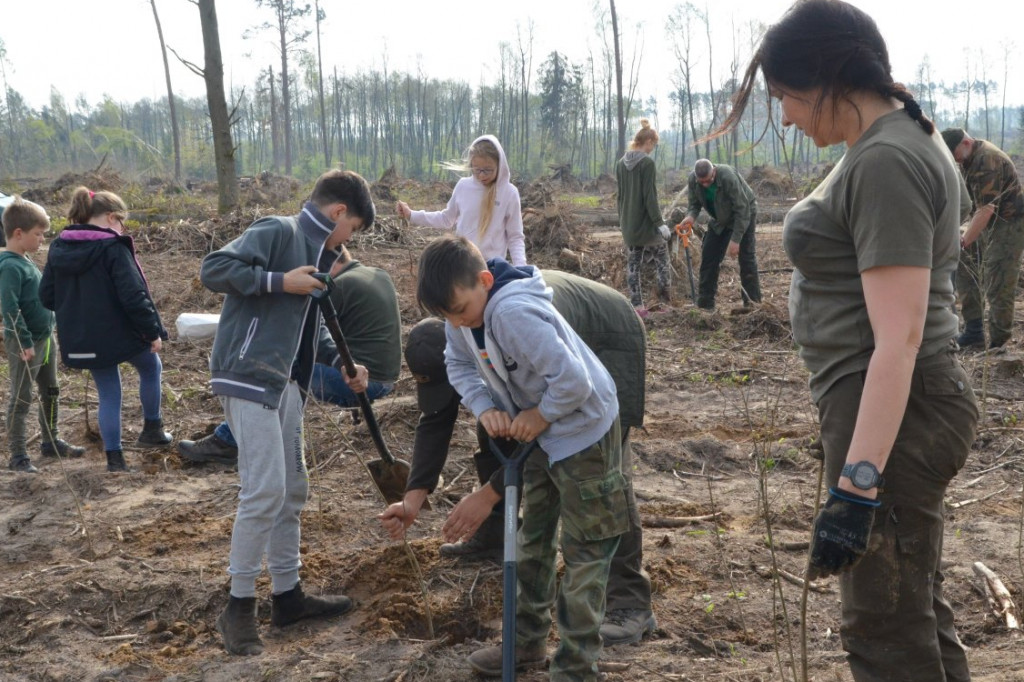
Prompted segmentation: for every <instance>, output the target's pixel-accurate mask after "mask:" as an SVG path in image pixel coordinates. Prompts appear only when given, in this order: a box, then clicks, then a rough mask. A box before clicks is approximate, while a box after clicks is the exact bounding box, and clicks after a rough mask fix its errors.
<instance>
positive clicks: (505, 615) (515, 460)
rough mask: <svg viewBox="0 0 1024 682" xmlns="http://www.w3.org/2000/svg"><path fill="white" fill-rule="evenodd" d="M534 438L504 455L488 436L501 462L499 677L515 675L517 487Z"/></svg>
mask: <svg viewBox="0 0 1024 682" xmlns="http://www.w3.org/2000/svg"><path fill="white" fill-rule="evenodd" d="M536 446H537V441H533V440H531V441H527V442H525V443H520V444H519V445H517V446H516V449H515V450H513V451H512V454H511V455H509V456H508V457H506V456H505V453H503V452H502V451H501V447H499V446H498V444H497V443H495V442H494V440H493V439H491V440H490V447H491V452H492V453H493V454H494V456H495V457H497V458H498V461H499V462H501V463H502V464H503V465H505V538H504V542H505V558H504V562H503V564H502V577H503V578H504V586H503V593H502V605H501V609H502V610H501V680H502V682H515V679H516V581H517V580H518V564H517V563H516V530H517V521H518V519H519V488H521V487H522V485H523V464H524V463H525V462H526V458H527V457H529V456H530V453H531V452H533V449H534V448H535V447H536Z"/></svg>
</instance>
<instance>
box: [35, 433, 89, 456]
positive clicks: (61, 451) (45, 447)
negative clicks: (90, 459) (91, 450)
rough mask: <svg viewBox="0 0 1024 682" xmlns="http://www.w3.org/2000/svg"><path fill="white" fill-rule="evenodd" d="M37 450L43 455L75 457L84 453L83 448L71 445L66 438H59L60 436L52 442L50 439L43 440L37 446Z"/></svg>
mask: <svg viewBox="0 0 1024 682" xmlns="http://www.w3.org/2000/svg"><path fill="white" fill-rule="evenodd" d="M39 451H40V452H41V453H42V455H43V457H56V456H58V455H60V456H61V457H74V458H77V457H81V456H82V455H84V454H85V448H83V447H79V446H77V445H72V444H71V443H69V442H67V441H66V440H61V439H60V438H58V439H57V440H55V441H53V442H52V443H51V442H50V441H45V442H43V444H42V445H40V446H39Z"/></svg>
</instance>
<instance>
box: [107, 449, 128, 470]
mask: <svg viewBox="0 0 1024 682" xmlns="http://www.w3.org/2000/svg"><path fill="white" fill-rule="evenodd" d="M107 471H110V472H117V471H132V469H129V468H128V464H127V463H125V461H124V451H123V450H107Z"/></svg>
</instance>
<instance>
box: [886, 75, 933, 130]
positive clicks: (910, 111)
mask: <svg viewBox="0 0 1024 682" xmlns="http://www.w3.org/2000/svg"><path fill="white" fill-rule="evenodd" d="M882 94H883V95H884V96H886V97H893V98H895V99H897V100H899V101H900V102H902V103H903V109H904V111H906V112H907V115H908V116H910V118H912V119H914V120H915V121H917V122H918V123H919V124H920V125H921V127H922V128H924V131H925V132H926V133H928V134H929V135H931V134H932V133H934V132H935V124H934V123H932V120H931V119H930V118H928V117H927V116H925V114H924V111H922V110H921V105H920V104H918V103H917V100H916V99H914V96H913V95H912V94H910V91H909V90H907V88H906V87H905V86H904V85H903V84H902V83H891V84H890V85H889V86H888V87H887V88H886V89H885V92H883V93H882Z"/></svg>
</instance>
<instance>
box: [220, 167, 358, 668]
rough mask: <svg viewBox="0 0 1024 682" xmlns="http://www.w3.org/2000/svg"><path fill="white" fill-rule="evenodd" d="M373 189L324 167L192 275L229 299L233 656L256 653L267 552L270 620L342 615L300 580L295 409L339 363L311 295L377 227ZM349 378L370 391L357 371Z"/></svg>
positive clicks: (223, 329)
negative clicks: (361, 235)
mask: <svg viewBox="0 0 1024 682" xmlns="http://www.w3.org/2000/svg"><path fill="white" fill-rule="evenodd" d="M374 216H375V209H374V206H373V200H372V199H371V198H370V189H369V186H368V185H367V184H366V181H365V180H363V178H362V177H360V176H359V175H358V174H356V173H353V172H351V171H338V170H334V171H328V172H327V173H324V174H323V175H322V176H320V178H319V179H318V180H317V182H316V186H315V187H314V188H313V193H312V194H311V195H310V200H309V201H308V202H306V204H305V206H303V208H302V212H301V213H300V214H299V215H297V216H290V217H282V216H275V217H268V218H261V219H260V220H257V221H256V222H255V223H253V224H252V225H250V226H249V227H248V229H246V231H245V232H243V233H242V234H241V236H239V237H238V238H237V239H235V240H234V241H232V242H231V243H230V244H228V245H227V246H225V247H224V248H222V249H220V250H219V251H214V252H213V253H211V254H209V255H208V256H206V258H205V259H203V264H202V268H201V271H200V278H201V279H202V282H203V284H204V285H205V286H206V287H207V288H209V289H211V290H212V291H215V292H218V293H222V294H225V298H224V308H223V310H222V312H221V316H220V324H219V325H218V329H217V337H216V339H215V340H214V344H213V353H212V354H211V356H210V369H211V373H212V375H213V379H212V381H211V385H212V389H213V393H214V394H215V395H217V396H219V397H220V401H221V405H222V406H223V408H224V414H225V416H226V417H227V421H228V424H229V425H230V426H231V431H232V433H233V434H234V436H235V439H236V440H237V441H238V475H239V478H240V479H241V490H240V491H239V493H238V512H237V514H236V515H235V525H234V529H233V530H232V532H231V554H230V557H229V565H228V573H229V574H230V575H231V597H230V599H229V601H228V605H227V608H225V610H224V612H223V613H222V614H221V615H220V617H219V618H218V619H217V630H218V631H219V632H220V633H221V636H222V637H223V638H224V647H225V648H226V649H227V650H228V651H229V652H230V653H232V654H240V655H254V654H259V653H261V652H262V651H263V643H262V642H261V641H260V637H259V632H258V630H257V627H256V578H257V577H258V576H259V575H260V573H261V572H262V562H263V556H264V554H266V557H267V569H268V571H269V572H270V578H271V583H272V591H273V603H272V610H271V618H270V622H271V624H272V625H276V626H285V625H290V624H292V623H294V622H296V621H299V620H302V619H303V618H311V617H328V616H334V615H339V614H342V613H345V612H346V611H348V610H349V609H351V608H352V602H351V600H350V599H349V598H348V597H345V596H342V595H333V596H331V595H325V596H323V597H313V596H309V595H304V594H303V592H302V587H301V585H300V583H299V568H300V567H301V566H302V562H301V559H300V557H299V540H300V534H301V529H300V515H301V513H302V508H303V506H305V503H306V494H307V491H308V478H307V473H306V462H305V458H304V455H303V451H302V411H303V405H304V402H305V397H306V392H307V390H308V389H309V383H310V378H311V376H312V371H313V363H314V362H316V361H319V362H323V363H324V364H330V365H334V366H339V364H340V361H339V356H338V351H337V349H336V348H335V347H334V343H333V341H331V338H330V335H329V333H328V331H327V329H326V327H325V325H324V323H323V320H322V318H321V315H320V309H319V306H317V305H316V304H315V303H314V302H313V300H312V298H310V296H309V294H310V293H312V292H313V291H314V290H316V289H322V288H323V287H324V284H323V283H322V282H321V281H320V280H318V279H316V278H315V277H313V273H316V272H317V271H319V272H328V271H329V270H330V267H331V265H332V264H333V262H334V261H335V260H337V258H338V257H339V256H340V254H341V251H340V247H341V246H342V244H344V243H345V242H347V241H348V239H349V238H350V237H351V236H352V233H353V232H355V231H357V230H360V229H363V228H364V227H367V226H369V225H371V224H373V220H374ZM357 370H358V371H357V375H356V377H354V378H352V379H349V378H348V377H347V376H346V375H345V373H344V372H342V376H344V377H346V381H347V382H348V385H349V386H350V387H351V388H352V390H353V391H356V392H357V393H358V392H360V391H363V390H365V389H366V383H367V380H368V375H367V371H366V368H365V367H361V366H357Z"/></svg>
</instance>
